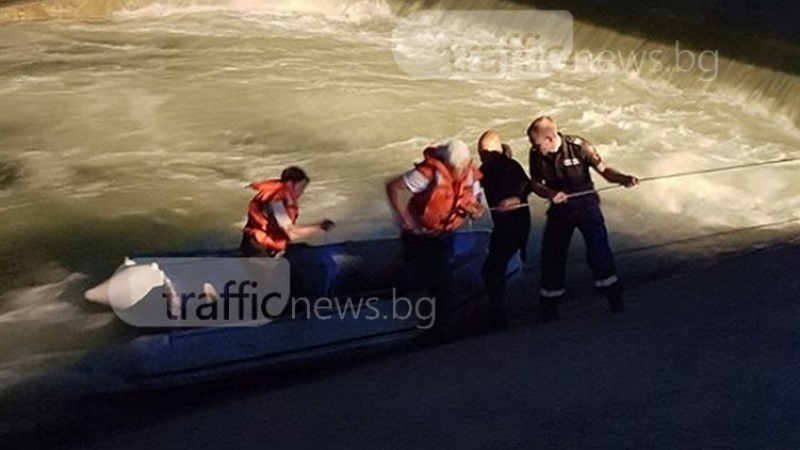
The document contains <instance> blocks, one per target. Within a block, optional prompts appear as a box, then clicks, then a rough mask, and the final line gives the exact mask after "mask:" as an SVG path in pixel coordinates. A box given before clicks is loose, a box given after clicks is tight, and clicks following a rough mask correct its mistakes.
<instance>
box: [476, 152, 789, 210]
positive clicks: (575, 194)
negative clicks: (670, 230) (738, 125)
mask: <svg viewBox="0 0 800 450" xmlns="http://www.w3.org/2000/svg"><path fill="white" fill-rule="evenodd" d="M796 161H800V157H794V158H782V159H774V160H770V161H761V162H753V163H747V164H738V165H735V166H726V167H715V168H712V169H701V170H693V171H691V172H679V173H673V174H668V175H657V176H652V177H644V178H639V183H645V182H648V181H656V180H666V179H670V178H680V177H688V176H693V175H704V174H709V173H716V172H726V171H731V170H740V169H747V168H752V167H759V166H767V165H776V164H786V163H790V162H796ZM621 187H623V186H622V185H619V184H618V185H614V186H606V187H602V188H599V189H590V190H586V191H579V192H573V193H571V194H567V198H568V199H570V198H575V197H582V196H584V195H589V194H596V193H598V192H603V191H610V190H612V189H619V188H621ZM545 201H547V202H549V201H550V200H545ZM529 205H530V204H529V203H521V204H519V205H517V206H514V207H513V208H510V209H508V210H507V211H510V210H511V209H517V208H523V207H527V206H529ZM490 209H491V210H492V211H496V210H497V209H498V208H497V207H495V208H490Z"/></svg>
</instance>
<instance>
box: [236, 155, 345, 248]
mask: <svg viewBox="0 0 800 450" xmlns="http://www.w3.org/2000/svg"><path fill="white" fill-rule="evenodd" d="M309 181H310V180H309V179H308V176H307V175H306V173H305V172H304V171H303V169H300V168H299V167H294V166H291V167H287V168H286V169H284V170H283V172H282V173H281V178H280V180H264V181H256V182H253V183H251V184H250V187H251V188H252V189H254V190H256V191H257V193H256V195H255V196H254V197H253V199H252V200H250V204H249V205H248V207H247V224H246V225H245V226H244V231H243V233H242V243H241V245H240V250H241V252H242V254H243V255H244V256H270V257H275V256H279V255H281V254H283V252H284V251H285V250H286V246H287V245H288V244H289V242H290V241H294V240H296V239H302V238H305V237H308V236H311V235H313V234H315V233H318V232H320V231H328V230H330V229H331V228H332V227H333V222H332V221H330V220H324V221H322V222H320V223H318V224H314V225H306V226H300V225H297V223H296V222H297V215H298V209H297V200H298V199H299V198H300V196H301V195H303V191H305V188H306V186H307V185H308V183H309Z"/></svg>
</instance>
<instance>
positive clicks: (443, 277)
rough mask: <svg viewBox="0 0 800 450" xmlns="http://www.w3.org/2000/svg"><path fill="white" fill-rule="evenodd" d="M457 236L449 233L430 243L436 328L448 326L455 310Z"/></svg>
mask: <svg viewBox="0 0 800 450" xmlns="http://www.w3.org/2000/svg"><path fill="white" fill-rule="evenodd" d="M454 243H455V235H454V234H453V233H447V234H445V235H442V236H437V237H434V238H430V239H429V242H428V261H429V266H428V267H426V270H427V272H428V277H429V280H428V283H429V285H430V288H431V293H432V294H433V320H435V322H434V328H437V329H439V330H441V329H443V327H446V326H447V323H448V320H449V319H450V314H451V313H452V310H453V307H454V305H453V268H452V262H453V255H454V248H453V246H454Z"/></svg>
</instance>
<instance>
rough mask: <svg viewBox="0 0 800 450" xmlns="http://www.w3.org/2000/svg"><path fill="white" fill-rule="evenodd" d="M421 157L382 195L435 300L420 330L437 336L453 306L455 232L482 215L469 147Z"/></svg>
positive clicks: (457, 144)
mask: <svg viewBox="0 0 800 450" xmlns="http://www.w3.org/2000/svg"><path fill="white" fill-rule="evenodd" d="M423 156H424V158H425V159H424V161H423V162H421V163H419V164H417V165H416V167H415V168H414V169H412V170H409V171H408V172H406V173H404V174H402V175H400V176H399V177H397V178H395V179H393V180H391V181H389V182H388V183H387V185H386V193H387V195H388V197H389V204H390V206H391V208H392V211H393V212H394V214H395V217H396V218H397V221H398V226H399V227H400V229H401V230H402V236H401V238H402V242H403V245H404V247H405V250H406V255H407V258H408V260H409V262H410V263H411V264H413V265H414V268H415V269H416V273H417V276H419V277H420V279H421V281H422V283H423V285H424V286H426V287H427V288H429V289H430V290H431V293H432V295H433V305H434V310H433V314H427V313H426V314H425V315H424V316H427V317H431V323H430V324H427V325H426V324H422V327H431V328H432V329H434V331H437V332H438V331H441V330H442V327H443V324H445V323H446V321H447V317H448V315H449V313H450V309H451V307H452V305H451V296H452V284H453V273H452V270H451V267H450V263H451V260H452V259H453V253H454V249H453V244H454V238H455V236H454V233H453V232H454V231H455V230H456V229H457V228H458V227H459V226H461V224H462V223H463V222H464V219H465V218H466V217H467V216H469V217H471V218H474V219H475V218H479V217H480V216H481V215H482V214H483V207H482V206H481V203H480V195H481V193H480V189H481V188H480V183H479V181H478V180H480V178H481V173H480V172H479V171H478V170H477V169H475V168H474V167H473V165H472V158H471V155H470V151H469V147H467V144H465V143H464V142H463V141H460V140H455V141H450V142H448V143H446V144H444V145H439V146H435V147H428V148H426V149H425V150H424V152H423ZM405 191H410V192H411V194H412V196H411V200H410V201H409V202H408V204H406V205H404V204H403V203H402V202H401V194H402V193H403V192H405ZM425 305H427V303H426V304H425ZM420 315H421V316H423V314H420Z"/></svg>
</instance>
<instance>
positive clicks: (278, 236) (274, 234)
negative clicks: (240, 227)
mask: <svg viewBox="0 0 800 450" xmlns="http://www.w3.org/2000/svg"><path fill="white" fill-rule="evenodd" d="M250 187H251V188H253V189H254V190H256V191H258V193H257V194H256V195H255V196H254V197H253V199H252V200H250V204H249V205H248V206H247V224H246V225H245V226H244V232H245V234H247V235H250V236H252V237H253V239H255V241H256V242H257V243H258V244H259V245H261V246H263V247H265V248H267V249H269V250H273V251H276V252H280V251H283V250H286V246H287V245H288V244H289V236H287V235H286V232H285V231H283V229H282V228H281V227H280V226H279V225H278V224H277V223H273V222H274V221H272V220H271V219H270V217H269V214H267V212H266V211H265V210H266V208H267V207H268V205H269V203H270V202H275V201H280V202H283V206H284V207H285V209H286V213H287V214H288V215H289V219H291V220H292V223H293V224H294V223H295V221H297V215H298V210H297V198H296V197H295V196H294V194H293V193H292V190H291V189H289V187H288V186H287V184H285V183H282V182H281V181H280V180H264V181H256V182H253V183H251V184H250Z"/></svg>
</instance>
